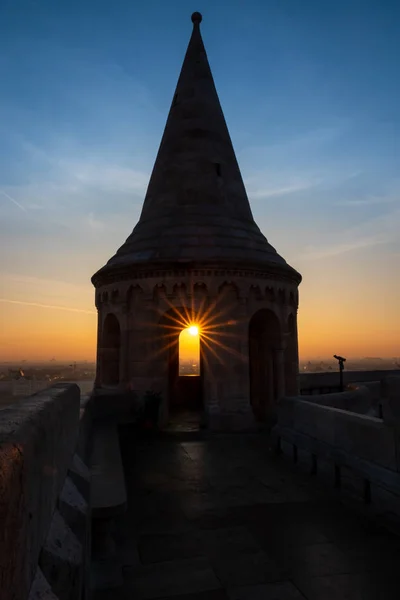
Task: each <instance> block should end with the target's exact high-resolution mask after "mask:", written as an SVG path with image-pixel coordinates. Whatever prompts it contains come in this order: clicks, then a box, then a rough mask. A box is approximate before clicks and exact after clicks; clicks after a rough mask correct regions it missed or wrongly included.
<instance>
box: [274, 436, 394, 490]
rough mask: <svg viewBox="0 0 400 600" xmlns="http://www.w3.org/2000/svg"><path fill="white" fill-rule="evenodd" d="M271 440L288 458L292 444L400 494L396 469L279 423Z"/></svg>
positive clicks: (291, 455) (291, 450) (291, 452)
mask: <svg viewBox="0 0 400 600" xmlns="http://www.w3.org/2000/svg"><path fill="white" fill-rule="evenodd" d="M272 441H273V446H274V447H275V449H277V448H278V447H280V448H281V450H282V451H283V453H284V454H285V455H287V456H288V457H290V458H292V457H293V446H296V447H297V448H302V449H303V450H305V449H307V450H308V451H309V452H310V454H312V455H315V456H316V457H317V461H318V460H320V459H322V460H325V461H329V462H330V463H331V464H333V465H335V464H336V465H338V466H341V465H345V466H346V467H348V468H349V469H351V470H352V471H353V472H355V473H358V474H359V475H361V476H362V477H363V478H365V479H368V480H369V481H371V483H375V484H376V485H378V486H380V487H382V488H383V489H386V490H388V491H391V492H392V493H395V494H397V495H398V496H400V474H399V473H397V472H396V471H391V470H389V469H385V468H384V467H381V466H379V465H377V464H374V463H371V462H369V461H367V460H364V459H362V458H360V457H358V456H353V455H351V454H349V453H347V452H345V451H344V450H342V449H340V448H337V447H334V446H330V445H329V444H326V443H324V442H322V441H320V440H317V439H315V438H312V437H310V436H308V435H304V434H302V433H299V432H297V431H293V430H291V429H286V428H283V427H281V426H279V425H277V426H275V428H274V430H273V432H272Z"/></svg>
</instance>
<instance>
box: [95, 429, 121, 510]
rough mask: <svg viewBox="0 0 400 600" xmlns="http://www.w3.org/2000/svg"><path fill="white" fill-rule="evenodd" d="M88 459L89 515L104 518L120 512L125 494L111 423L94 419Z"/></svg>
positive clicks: (115, 437) (117, 442) (117, 446)
mask: <svg viewBox="0 0 400 600" xmlns="http://www.w3.org/2000/svg"><path fill="white" fill-rule="evenodd" d="M90 463H91V464H90V469H91V478H92V515H93V518H94V519H107V518H113V517H115V516H116V515H118V514H121V513H123V512H124V511H125V510H126V503H127V495H126V488H125V474H124V470H123V466H122V457H121V450H120V446H119V437H118V429H117V425H116V424H115V423H105V422H103V421H97V422H96V426H95V430H94V435H93V449H92V457H91V461H90Z"/></svg>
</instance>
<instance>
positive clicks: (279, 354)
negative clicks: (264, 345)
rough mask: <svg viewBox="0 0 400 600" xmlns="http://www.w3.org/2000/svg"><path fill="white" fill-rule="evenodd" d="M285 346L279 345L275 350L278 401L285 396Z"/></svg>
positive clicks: (276, 399)
mask: <svg viewBox="0 0 400 600" xmlns="http://www.w3.org/2000/svg"><path fill="white" fill-rule="evenodd" d="M284 352H285V349H284V345H283V344H282V345H279V346H277V347H276V348H274V363H275V377H276V398H275V401H278V402H279V400H280V399H281V398H283V396H284V395H285V357H284Z"/></svg>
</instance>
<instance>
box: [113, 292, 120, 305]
mask: <svg viewBox="0 0 400 600" xmlns="http://www.w3.org/2000/svg"><path fill="white" fill-rule="evenodd" d="M118 298H119V291H118V290H113V291H112V292H111V304H116V303H117V302H118Z"/></svg>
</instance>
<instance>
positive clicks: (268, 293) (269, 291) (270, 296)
mask: <svg viewBox="0 0 400 600" xmlns="http://www.w3.org/2000/svg"><path fill="white" fill-rule="evenodd" d="M265 297H266V299H267V300H268V301H269V302H275V290H274V288H273V287H271V286H269V285H267V287H266V288H265Z"/></svg>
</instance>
